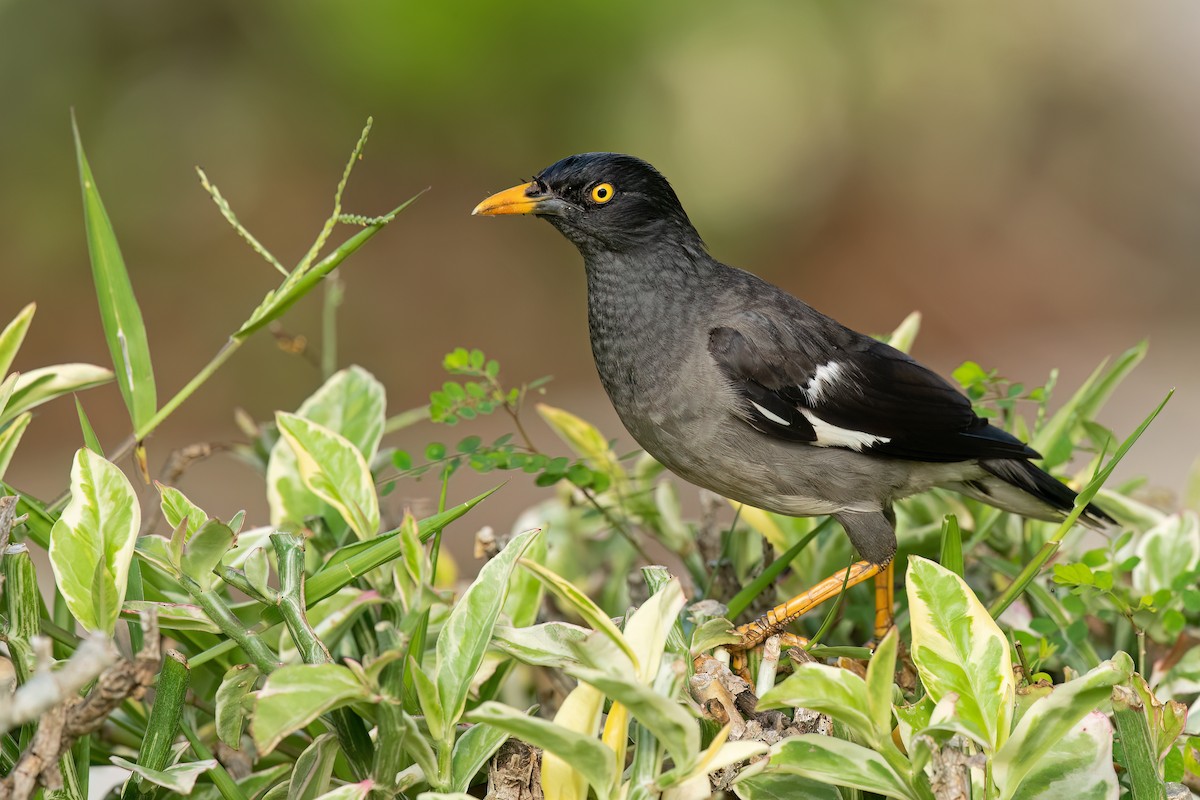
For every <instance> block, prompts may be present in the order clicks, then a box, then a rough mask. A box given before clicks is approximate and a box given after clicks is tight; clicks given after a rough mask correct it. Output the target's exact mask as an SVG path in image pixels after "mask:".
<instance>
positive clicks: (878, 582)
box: [875, 561, 896, 643]
mask: <svg viewBox="0 0 1200 800" xmlns="http://www.w3.org/2000/svg"><path fill="white" fill-rule="evenodd" d="M892 564H893V562H890V561H889V562H888V565H887V567H886V568H885V569H884V570H883V571H882V572H879V573H877V574H876V575H875V641H876V643H878V642H880V641H882V640H883V637H884V636H887V634H888V631H890V630H891V629H892V626H894V625H895V624H896V615H895V609H896V570H895V568H894V567H893V566H892Z"/></svg>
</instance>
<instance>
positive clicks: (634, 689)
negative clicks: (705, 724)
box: [567, 667, 700, 764]
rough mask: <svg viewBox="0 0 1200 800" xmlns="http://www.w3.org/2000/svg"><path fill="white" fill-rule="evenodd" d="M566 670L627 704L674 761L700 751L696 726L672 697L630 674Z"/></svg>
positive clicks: (592, 670) (694, 755)
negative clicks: (665, 695) (660, 692)
mask: <svg viewBox="0 0 1200 800" xmlns="http://www.w3.org/2000/svg"><path fill="white" fill-rule="evenodd" d="M567 673H568V674H570V675H571V677H573V678H575V679H577V680H580V681H583V682H584V683H586V684H588V685H590V686H594V687H596V688H597V689H599V690H600V691H601V692H603V693H604V694H605V695H607V696H608V697H611V698H612V699H613V700H616V701H617V702H619V703H621V704H622V705H624V706H625V707H626V708H628V709H629V713H630V714H632V715H633V717H634V718H635V719H636V720H637V721H638V722H640V723H642V725H644V726H645V727H646V730H648V731H650V733H652V734H654V736H655V738H657V739H658V740H659V741H660V742H662V744H663V745H664V746H665V747H666V748H667V752H669V753H670V754H671V757H672V758H674V759H675V763H676V764H686V763H690V761H691V760H692V759H694V758H695V757H696V755H697V753H699V752H700V726H699V724H698V723H697V721H696V718H695V717H693V716H692V715H691V714H690V713H688V711H687V709H686V708H684V706H682V705H680V704H679V703H678V702H677V701H676V700H675V698H673V697H664V696H663V695H660V694H657V693H656V692H655V691H654V689H652V688H651V687H650V686H648V685H646V684H644V683H641V682H640V681H639V680H638V679H637V677H636V676H634V675H628V676H626V675H615V674H612V673H609V672H605V671H602V670H598V669H589V668H587V667H571V668H568V669H567Z"/></svg>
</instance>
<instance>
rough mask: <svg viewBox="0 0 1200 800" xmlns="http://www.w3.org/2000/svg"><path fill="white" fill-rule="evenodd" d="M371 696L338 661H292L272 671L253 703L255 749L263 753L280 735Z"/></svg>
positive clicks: (276, 741)
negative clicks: (292, 662) (335, 662)
mask: <svg viewBox="0 0 1200 800" xmlns="http://www.w3.org/2000/svg"><path fill="white" fill-rule="evenodd" d="M370 699H371V693H370V692H368V691H367V689H366V687H364V686H363V685H362V683H360V682H359V680H358V678H357V677H356V676H355V674H354V673H353V672H352V671H351V670H350V669H348V668H346V667H343V666H340V665H338V664H292V665H288V666H284V667H280V668H279V669H277V670H275V671H274V672H272V673H271V675H270V676H269V677H268V678H267V682H266V684H265V685H264V686H263V688H262V689H260V690H259V692H258V695H257V697H256V698H255V702H254V718H253V721H252V722H251V723H250V730H251V733H252V734H253V735H254V744H255V746H256V747H257V748H258V752H259V753H260V754H262V755H266V754H267V753H270V752H271V751H272V750H274V749H275V747H276V745H278V744H279V743H280V742H281V741H283V738H284V737H285V736H287V735H288V734H289V733H291V732H292V731H295V730H299V729H300V728H303V727H304V726H305V725H307V724H308V723H310V722H312V721H313V720H314V719H316V718H317V717H319V716H320V715H321V714H324V713H325V712H326V711H330V710H332V709H334V708H341V707H342V706H345V705H348V704H350V703H354V702H359V701H363V702H366V701H368V700H370Z"/></svg>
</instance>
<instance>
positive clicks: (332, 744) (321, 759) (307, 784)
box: [287, 733, 339, 800]
mask: <svg viewBox="0 0 1200 800" xmlns="http://www.w3.org/2000/svg"><path fill="white" fill-rule="evenodd" d="M338 752H339V751H338V741H337V735H336V734H334V733H322V734H321V735H320V736H318V737H317V738H315V739H313V741H312V744H310V745H309V746H308V747H306V748H304V752H303V753H301V754H300V757H299V758H297V759H296V766H295V768H294V769H293V770H292V779H291V782H290V784H289V786H288V793H287V800H316V798H318V797H320V796H321V795H322V794H323V793H324V792H325V791H326V790H328V789H329V779H330V777H332V775H333V762H334V760H335V759H336V758H337V756H338Z"/></svg>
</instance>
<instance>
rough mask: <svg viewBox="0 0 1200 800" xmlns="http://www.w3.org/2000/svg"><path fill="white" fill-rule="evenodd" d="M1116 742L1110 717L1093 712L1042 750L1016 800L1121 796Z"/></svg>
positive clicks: (1097, 799)
mask: <svg viewBox="0 0 1200 800" xmlns="http://www.w3.org/2000/svg"><path fill="white" fill-rule="evenodd" d="M1112 743H1113V729H1112V725H1111V724H1110V723H1109V721H1108V717H1107V716H1106V715H1104V714H1103V713H1101V712H1099V711H1093V712H1091V713H1089V714H1088V715H1087V716H1085V717H1084V718H1083V719H1081V720H1079V721H1078V722H1077V723H1075V725H1074V727H1072V728H1071V729H1070V730H1069V731H1067V733H1066V735H1065V736H1063V737H1062V738H1060V739H1059V740H1058V741H1057V742H1055V743H1054V744H1053V745H1051V747H1050V749H1049V750H1047V751H1046V752H1045V753H1043V754H1042V757H1041V758H1039V759H1038V761H1037V763H1036V764H1035V765H1034V766H1033V769H1031V770H1030V771H1029V772H1028V773H1026V775H1025V778H1024V780H1022V782H1021V785H1020V786H1019V787H1018V788H1017V790H1016V793H1015V794H1013V795H1012V798H1013V800H1060V798H1064V797H1069V798H1071V800H1117V797H1118V796H1119V794H1120V786H1119V784H1118V783H1117V773H1116V771H1115V770H1114V769H1113V752H1112ZM1156 777H1157V776H1156ZM1160 786H1161V782H1160ZM1134 796H1135V797H1137V795H1134ZM1161 796H1162V797H1166V794H1165V793H1164V794H1162V795H1161Z"/></svg>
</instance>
